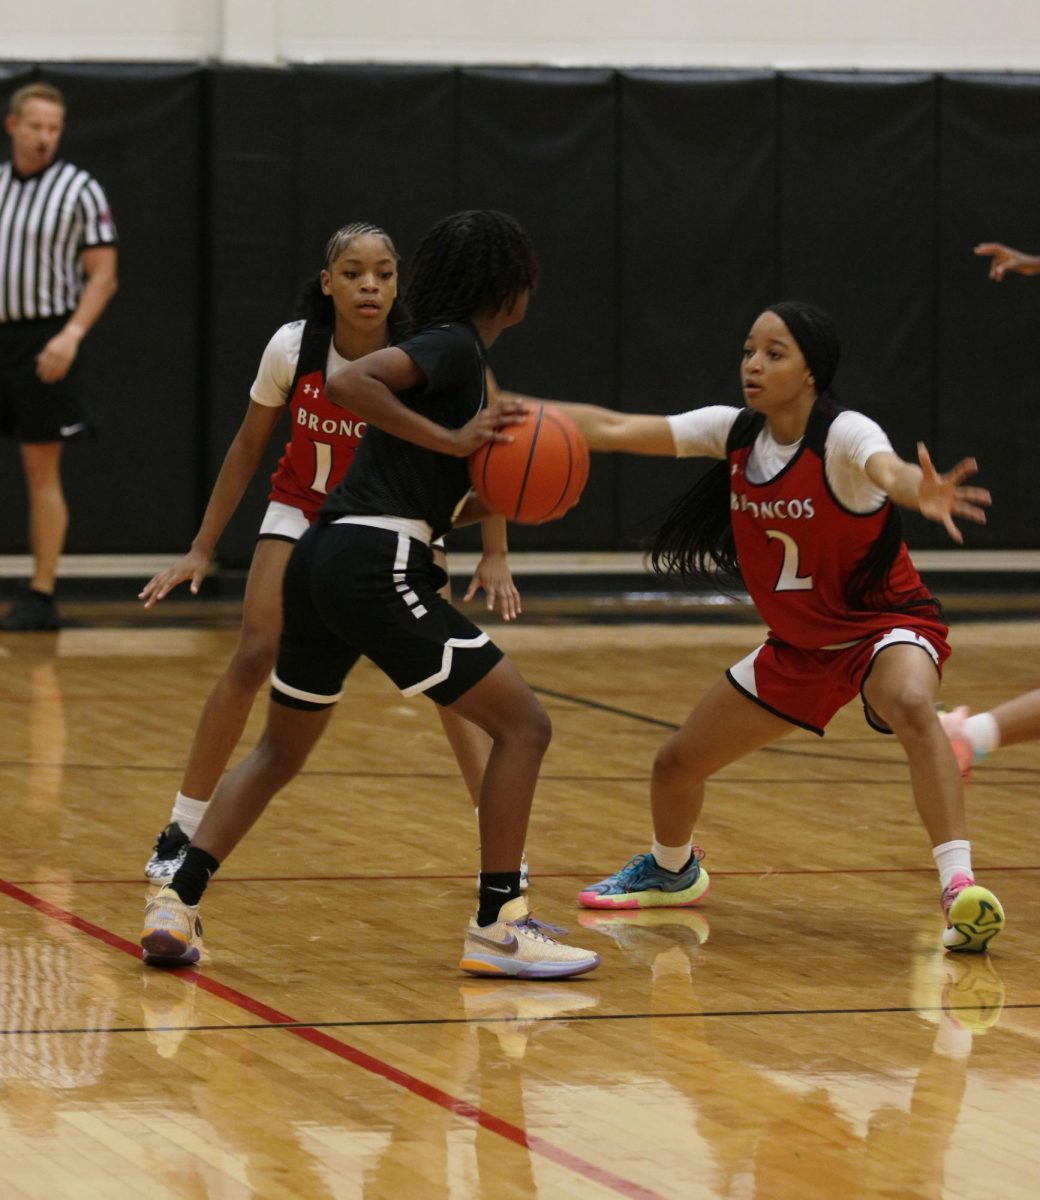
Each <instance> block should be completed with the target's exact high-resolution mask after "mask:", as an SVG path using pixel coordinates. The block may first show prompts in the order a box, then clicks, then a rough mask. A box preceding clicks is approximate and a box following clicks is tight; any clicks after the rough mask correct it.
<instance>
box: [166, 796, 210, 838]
mask: <svg viewBox="0 0 1040 1200" xmlns="http://www.w3.org/2000/svg"><path fill="white" fill-rule="evenodd" d="M208 805H209V801H208V800H192V798H191V797H190V796H185V794H184V793H183V792H178V793H177V799H176V800H174V802H173V811H172V812H171V813H170V820H171V821H176V822H177V824H178V825H179V826H180V827H181V829H183V830H184V832H185V833H186V834H187V835H188V837H190V838H193V837H194V836H195V834H196V833H198V831H199V825H200V823H201V822H202V818H203V816H204V814H205V812H206V808H207V807H208Z"/></svg>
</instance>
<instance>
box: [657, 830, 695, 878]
mask: <svg viewBox="0 0 1040 1200" xmlns="http://www.w3.org/2000/svg"><path fill="white" fill-rule="evenodd" d="M650 853H651V854H652V855H653V856H654V862H655V863H657V865H658V866H659V867H662V868H663V869H664V870H665V871H671V872H672V874H673V875H678V873H679V872H680V871H681V870H682V869H683V868H684V867H685V866H686V865H687V864H688V863H689V861H690V856H691V855H692V854H693V843H692V842H686V843H685V845H682V846H663V845H662V844H661V843H660V842H659V841H658V840H657V838H654V844H653V848H652V849H651V851H650Z"/></svg>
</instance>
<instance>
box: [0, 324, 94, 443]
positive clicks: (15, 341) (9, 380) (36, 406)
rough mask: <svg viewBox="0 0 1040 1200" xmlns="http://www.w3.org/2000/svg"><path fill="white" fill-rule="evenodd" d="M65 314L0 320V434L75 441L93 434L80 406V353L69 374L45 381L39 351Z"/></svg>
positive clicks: (34, 439)
mask: <svg viewBox="0 0 1040 1200" xmlns="http://www.w3.org/2000/svg"><path fill="white" fill-rule="evenodd" d="M67 319H68V318H67V317H46V318H43V319H41V320H38V321H13V322H10V323H3V322H0V434H3V436H5V437H14V438H17V439H18V441H20V442H29V443H32V442H72V441H82V440H84V439H88V438H92V437H93V436H94V428H93V425H92V423H91V422H90V420H89V418H88V417H87V416H86V415H85V412H84V409H83V406H82V402H81V400H82V397H81V393H82V380H81V378H80V368H79V358H78V357H77V358H75V359H73V361H72V366H71V367H70V368H69V372H68V374H67V375H66V376H65V378H64V379H59V380H57V381H56V382H55V383H44V382H43V380H42V379H40V377H39V376H38V375H37V374H36V356H37V355H38V354H39V353H40V351H41V350H42V349H43V348H44V346H46V344H47V343H48V342H49V341H50V339H51V338H52V337H54V335H55V334H56V333H60V332H61V330H62V329H63V328H64V325H65V322H66V320H67Z"/></svg>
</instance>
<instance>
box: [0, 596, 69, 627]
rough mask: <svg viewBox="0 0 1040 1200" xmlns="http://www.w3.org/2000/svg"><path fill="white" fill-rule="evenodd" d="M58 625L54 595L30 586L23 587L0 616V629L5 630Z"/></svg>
mask: <svg viewBox="0 0 1040 1200" xmlns="http://www.w3.org/2000/svg"><path fill="white" fill-rule="evenodd" d="M59 625H60V621H59V620H58V606H57V605H56V604H55V603H54V597H53V596H52V595H51V594H50V593H49V592H38V591H36V589H35V588H30V587H27V588H23V589H22V591H21V592H19V594H18V595H17V596H16V597H15V599H14V603H13V604H12V605H11V607H10V608H9V609H8V610H7V612H6V613H4V615H3V616H2V617H0V629H2V630H5V631H7V632H16V631H22V632H29V631H31V630H40V629H57V628H58V627H59Z"/></svg>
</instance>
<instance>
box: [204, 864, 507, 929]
mask: <svg viewBox="0 0 1040 1200" xmlns="http://www.w3.org/2000/svg"><path fill="white" fill-rule="evenodd" d="M188 853H189V854H190V853H191V851H189V852H188ZM519 895H520V872H519V871H518V870H517V871H481V872H480V902H479V907H478V909H477V924H478V925H493V924H494V923H495V922H496V921H497V920H498V912H499V909H500V908H501V907H502V905H503V904H508V903H509V901H510V900H515V899H516V898H517V896H519Z"/></svg>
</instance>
